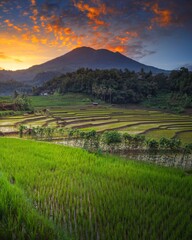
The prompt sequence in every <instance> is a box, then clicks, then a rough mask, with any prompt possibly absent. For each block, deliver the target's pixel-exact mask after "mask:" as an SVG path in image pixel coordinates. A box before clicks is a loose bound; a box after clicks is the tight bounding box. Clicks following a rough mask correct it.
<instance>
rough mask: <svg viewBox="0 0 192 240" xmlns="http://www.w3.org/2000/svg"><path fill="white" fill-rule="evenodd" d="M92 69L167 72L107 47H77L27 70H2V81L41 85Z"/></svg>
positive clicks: (0, 73)
mask: <svg viewBox="0 0 192 240" xmlns="http://www.w3.org/2000/svg"><path fill="white" fill-rule="evenodd" d="M82 67H84V68H91V69H112V68H117V69H122V70H124V69H128V70H130V71H135V72H139V71H140V70H141V69H143V70H144V71H145V72H149V71H152V72H153V73H154V74H157V73H161V72H166V71H165V70H162V69H158V68H155V67H152V66H147V65H145V64H141V63H139V62H137V61H135V60H133V59H131V58H128V57H126V56H124V55H123V54H121V53H119V52H111V51H109V50H106V49H99V50H95V49H93V48H89V47H80V48H76V49H74V50H72V51H70V52H68V53H66V54H64V55H63V56H60V57H57V58H55V59H52V60H50V61H48V62H45V63H43V64H40V65H35V66H32V67H30V68H28V69H25V70H17V71H6V70H0V82H2V81H3V82H5V81H10V80H13V81H18V82H22V83H25V84H29V85H31V86H33V85H41V84H43V83H44V82H45V81H48V80H50V79H52V78H54V77H58V76H59V75H61V74H63V73H66V72H72V71H76V70H77V69H79V68H82Z"/></svg>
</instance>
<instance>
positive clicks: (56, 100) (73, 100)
mask: <svg viewBox="0 0 192 240" xmlns="http://www.w3.org/2000/svg"><path fill="white" fill-rule="evenodd" d="M82 96H83V98H82ZM30 99H31V102H32V105H33V106H34V107H45V108H47V106H49V107H55V106H57V107H58V106H70V105H87V104H88V103H89V104H90V102H91V100H90V99H89V98H88V97H87V95H82V94H78V93H77V94H70V93H68V94H65V95H64V96H60V95H58V96H53V95H49V96H35V97H30Z"/></svg>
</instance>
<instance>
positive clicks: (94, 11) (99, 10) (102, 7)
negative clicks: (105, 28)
mask: <svg viewBox="0 0 192 240" xmlns="http://www.w3.org/2000/svg"><path fill="white" fill-rule="evenodd" d="M96 3H97V5H98V7H91V6H90V5H89V4H84V3H83V1H80V2H78V3H76V2H75V3H74V5H75V7H77V8H78V9H79V10H80V11H81V12H86V13H87V17H88V18H89V19H90V20H91V22H93V23H95V24H96V25H101V26H102V25H107V23H106V22H105V21H103V20H101V19H99V18H100V17H101V16H102V15H106V14H107V13H108V12H109V11H108V10H107V7H106V4H104V3H100V2H99V1H97V2H96ZM110 11H111V10H110Z"/></svg>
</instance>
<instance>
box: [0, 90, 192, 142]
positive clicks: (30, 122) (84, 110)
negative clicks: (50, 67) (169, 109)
mask: <svg viewBox="0 0 192 240" xmlns="http://www.w3.org/2000/svg"><path fill="white" fill-rule="evenodd" d="M31 100H32V104H33V106H34V107H35V109H36V113H35V114H28V115H19V116H8V117H4V118H0V133H1V135H3V134H4V135H8V134H9V135H12V136H14V135H16V134H17V133H18V127H19V126H20V125H25V126H28V127H36V126H45V127H63V128H67V129H69V128H78V129H82V130H90V129H95V130H96V131H98V132H104V131H106V130H118V131H122V132H127V133H130V134H144V135H145V136H146V137H148V138H154V139H160V138H161V137H177V138H180V139H181V140H182V141H183V142H184V143H190V142H192V115H184V114H183V115H176V114H171V113H164V112H160V111H155V110H150V109H141V108H138V106H127V107H126V108H121V107H117V106H112V105H107V104H104V103H99V104H98V106H93V104H92V101H91V99H89V98H88V97H87V96H85V95H81V94H66V95H64V96H38V97H31ZM42 109H44V112H43V111H41V110H42ZM45 110H46V111H45Z"/></svg>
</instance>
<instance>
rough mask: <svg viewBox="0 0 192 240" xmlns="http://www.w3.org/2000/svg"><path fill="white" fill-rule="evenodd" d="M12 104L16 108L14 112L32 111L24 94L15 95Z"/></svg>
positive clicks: (29, 101) (29, 102)
mask: <svg viewBox="0 0 192 240" xmlns="http://www.w3.org/2000/svg"><path fill="white" fill-rule="evenodd" d="M14 104H15V106H16V110H18V111H32V110H33V108H32V105H31V100H30V99H29V98H28V97H27V96H26V95H24V94H22V95H20V94H19V95H17V96H16V98H15V99H14Z"/></svg>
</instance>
